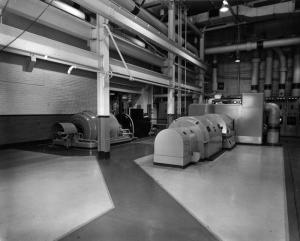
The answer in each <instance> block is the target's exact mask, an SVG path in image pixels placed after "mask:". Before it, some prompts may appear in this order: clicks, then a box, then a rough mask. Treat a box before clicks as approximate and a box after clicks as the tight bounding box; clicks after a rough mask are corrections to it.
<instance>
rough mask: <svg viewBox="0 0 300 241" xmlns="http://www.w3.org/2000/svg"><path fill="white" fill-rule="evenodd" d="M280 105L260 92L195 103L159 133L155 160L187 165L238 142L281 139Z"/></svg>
mask: <svg viewBox="0 0 300 241" xmlns="http://www.w3.org/2000/svg"><path fill="white" fill-rule="evenodd" d="M280 120H281V117H280V109H279V107H278V105H276V104H275V103H265V102H264V95H263V94H260V93H247V94H246V93H245V94H243V95H242V98H240V99H237V98H233V99H232V98H229V99H222V98H220V99H217V100H212V101H211V104H192V105H190V108H189V116H185V117H180V118H178V119H177V120H175V121H173V123H171V124H170V126H169V128H168V129H165V130H163V131H161V132H160V133H158V135H157V137H156V139H155V143H154V163H155V164H164V165H174V166H180V167H185V166H187V165H188V164H189V163H191V162H197V161H199V160H206V159H210V158H211V157H212V156H213V155H215V154H217V153H219V152H220V151H221V150H222V149H231V148H233V147H234V146H235V144H236V142H237V143H248V144H263V143H267V144H271V145H276V144H278V143H279V132H280Z"/></svg>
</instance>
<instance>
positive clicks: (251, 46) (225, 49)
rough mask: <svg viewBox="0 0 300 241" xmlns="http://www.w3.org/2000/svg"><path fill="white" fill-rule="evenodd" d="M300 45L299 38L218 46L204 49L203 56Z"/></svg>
mask: <svg viewBox="0 0 300 241" xmlns="http://www.w3.org/2000/svg"><path fill="white" fill-rule="evenodd" d="M298 44H300V37H293V38H284V39H274V40H265V41H258V42H247V43H242V44H233V45H228V46H218V47H212V48H207V49H205V54H207V55H209V54H224V53H230V52H235V51H251V50H255V49H258V48H276V47H284V46H292V45H298Z"/></svg>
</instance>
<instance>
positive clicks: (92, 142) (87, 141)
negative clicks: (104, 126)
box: [53, 111, 133, 149]
mask: <svg viewBox="0 0 300 241" xmlns="http://www.w3.org/2000/svg"><path fill="white" fill-rule="evenodd" d="M109 125H110V143H111V144H115V143H121V142H127V141H131V140H132V139H133V133H131V132H130V130H128V129H122V127H121V125H120V124H119V122H118V120H117V119H116V118H115V116H114V115H112V114H111V115H110V117H109ZM53 133H54V139H53V144H55V145H63V146H65V147H67V148H69V147H80V148H88V149H92V148H96V147H97V137H98V132H97V116H96V115H95V114H94V113H93V112H91V111H83V112H81V113H78V114H75V115H73V116H72V117H71V120H70V123H60V122H57V123H55V124H54V126H53Z"/></svg>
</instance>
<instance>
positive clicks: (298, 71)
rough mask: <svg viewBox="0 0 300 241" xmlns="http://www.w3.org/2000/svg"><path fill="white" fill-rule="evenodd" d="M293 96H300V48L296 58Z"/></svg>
mask: <svg viewBox="0 0 300 241" xmlns="http://www.w3.org/2000/svg"><path fill="white" fill-rule="evenodd" d="M292 96H295V97H299V96H300V47H298V48H297V51H296V53H295V56H294V74H293V85H292Z"/></svg>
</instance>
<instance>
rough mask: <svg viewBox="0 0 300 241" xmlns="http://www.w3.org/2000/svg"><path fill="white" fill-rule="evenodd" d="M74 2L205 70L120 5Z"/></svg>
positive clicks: (104, 0) (103, 1)
mask: <svg viewBox="0 0 300 241" xmlns="http://www.w3.org/2000/svg"><path fill="white" fill-rule="evenodd" d="M73 1H74V2H76V3H78V4H81V5H82V6H84V7H85V8H87V9H89V10H91V11H95V12H97V13H98V14H100V15H101V16H103V17H104V18H107V19H108V20H109V21H112V22H113V23H115V24H117V25H119V26H120V27H123V28H126V29H128V30H129V31H131V32H133V33H136V34H141V35H142V36H144V37H145V38H147V39H148V40H150V41H152V42H153V43H156V44H157V45H159V46H160V47H162V48H164V49H165V50H167V51H169V52H172V53H174V54H176V55H179V56H180V57H182V58H184V59H186V60H188V61H190V62H191V63H193V64H195V65H197V66H198V67H200V68H203V69H205V68H206V66H205V64H204V63H203V62H202V61H201V60H200V59H199V58H198V57H197V56H195V55H193V54H192V53H191V52H189V51H187V50H186V49H184V48H182V47H180V46H178V45H176V43H175V42H174V41H171V40H170V39H169V38H168V37H166V36H165V35H162V34H161V32H158V31H157V30H156V29H155V28H154V27H152V26H151V25H150V24H147V23H146V22H145V21H142V20H141V19H139V18H137V17H136V16H133V15H132V14H130V13H129V12H128V11H127V10H124V9H122V8H120V7H119V6H118V5H116V4H114V3H112V2H111V1H109V0H101V1H99V0H73Z"/></svg>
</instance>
